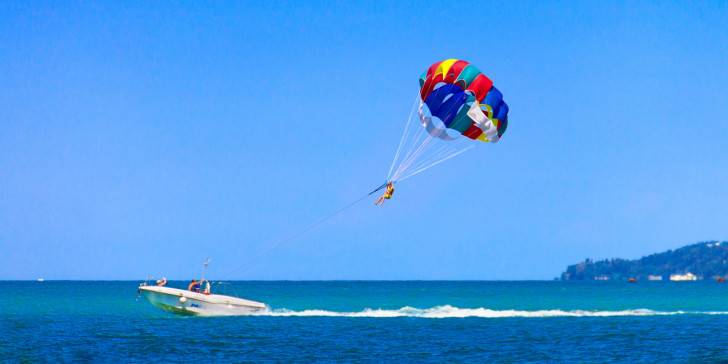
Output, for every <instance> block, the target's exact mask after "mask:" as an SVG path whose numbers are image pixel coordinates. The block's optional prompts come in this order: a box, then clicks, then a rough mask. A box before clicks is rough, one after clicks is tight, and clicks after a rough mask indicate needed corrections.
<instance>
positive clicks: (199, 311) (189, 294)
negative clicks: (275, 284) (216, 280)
mask: <svg viewBox="0 0 728 364" xmlns="http://www.w3.org/2000/svg"><path fill="white" fill-rule="evenodd" d="M208 264H210V259H209V258H208V259H207V260H206V261H205V263H204V267H205V270H207V266H208ZM204 276H205V274H204V270H203V274H202V278H200V280H199V281H197V285H196V286H194V287H193V286H192V285H190V289H188V290H184V289H179V288H172V287H166V285H167V279H166V278H162V279H160V280H158V281H157V282H156V285H148V284H147V282H143V283H141V284H140V285H139V293H140V294H142V295H144V297H146V298H147V300H148V301H149V302H151V304H153V305H154V306H156V307H159V308H161V309H163V310H165V311H169V312H174V313H178V314H183V315H200V316H230V315H246V314H251V313H255V312H260V311H263V310H265V309H266V308H267V306H266V305H265V304H263V303H260V302H256V301H251V300H246V299H244V298H239V297H233V296H226V295H222V294H213V293H212V291H211V287H210V281H208V280H206V279H205V278H204ZM203 284H204V287H205V288H204V289H202V287H203ZM193 289H194V290H193Z"/></svg>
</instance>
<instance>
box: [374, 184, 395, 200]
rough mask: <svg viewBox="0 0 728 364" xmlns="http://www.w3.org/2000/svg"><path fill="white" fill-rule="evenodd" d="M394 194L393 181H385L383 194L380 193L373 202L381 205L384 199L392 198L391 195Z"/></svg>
mask: <svg viewBox="0 0 728 364" xmlns="http://www.w3.org/2000/svg"><path fill="white" fill-rule="evenodd" d="M393 194H394V182H391V181H390V182H387V187H386V189H385V190H384V194H382V195H381V196H380V197H379V199H377V202H375V203H374V204H375V205H381V204H383V203H384V200H389V199H390V198H392V195H393Z"/></svg>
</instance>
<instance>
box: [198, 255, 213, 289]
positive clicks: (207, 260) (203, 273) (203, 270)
mask: <svg viewBox="0 0 728 364" xmlns="http://www.w3.org/2000/svg"><path fill="white" fill-rule="evenodd" d="M210 261H212V259H210V258H209V257H208V258H207V259H205V261H204V262H203V263H202V267H203V268H202V277H200V286H201V285H202V282H203V281H204V280H205V273H206V272H207V266H208V265H210Z"/></svg>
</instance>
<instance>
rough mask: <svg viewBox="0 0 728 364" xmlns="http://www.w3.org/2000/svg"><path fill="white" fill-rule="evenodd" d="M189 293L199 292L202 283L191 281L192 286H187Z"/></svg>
mask: <svg viewBox="0 0 728 364" xmlns="http://www.w3.org/2000/svg"><path fill="white" fill-rule="evenodd" d="M187 290H188V291H192V292H199V291H200V281H198V280H196V279H193V280H191V281H190V284H189V285H188V286H187Z"/></svg>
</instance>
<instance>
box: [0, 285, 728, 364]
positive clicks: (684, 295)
mask: <svg viewBox="0 0 728 364" xmlns="http://www.w3.org/2000/svg"><path fill="white" fill-rule="evenodd" d="M138 283H139V282H130V281H129V282H89V281H47V282H16V281H12V282H8V281H6V282H0V361H8V362H47V361H62V362H191V361H212V362H417V363H422V362H645V363H654V362H719V361H728V335H726V334H725V330H724V329H725V328H726V327H728V284H718V283H715V282H712V281H698V282H638V283H635V284H629V283H626V282H556V281H554V282H475V281H465V282H455V281H446V282H431V281H391V282H390V281H388V282H367V281H335V282H289V281H282V282H276V281H274V282H271V281H260V282H250V281H246V282H231V283H229V284H222V285H220V286H219V287H218V288H219V289H220V290H223V291H227V293H236V294H237V295H239V296H242V297H245V298H250V299H254V300H258V301H262V302H265V303H267V304H268V305H269V306H270V310H269V311H266V312H265V313H263V314H261V315H256V316H233V317H185V316H177V315H174V314H170V313H166V312H163V311H161V310H159V309H157V308H155V307H153V306H152V305H150V304H149V303H148V302H146V300H144V298H139V297H138V296H137V289H136V288H137V285H138ZM170 285H171V286H178V287H183V286H184V285H185V284H184V282H171V283H170Z"/></svg>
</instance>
